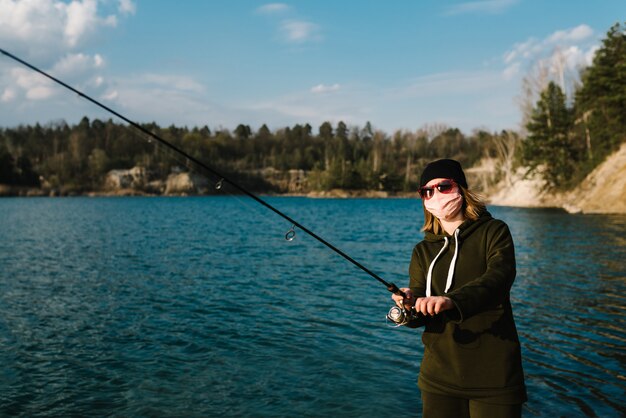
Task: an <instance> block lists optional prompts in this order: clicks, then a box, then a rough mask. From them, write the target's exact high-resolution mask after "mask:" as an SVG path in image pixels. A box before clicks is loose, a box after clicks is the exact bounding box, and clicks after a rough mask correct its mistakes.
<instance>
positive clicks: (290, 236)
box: [0, 48, 410, 323]
mask: <svg viewBox="0 0 626 418" xmlns="http://www.w3.org/2000/svg"><path fill="white" fill-rule="evenodd" d="M0 52H1V53H2V54H4V55H6V56H7V57H9V58H11V59H12V60H14V61H17V62H18V63H20V64H22V65H24V66H26V67H28V68H30V69H31V70H33V71H35V72H37V73H39V74H41V75H43V76H44V77H46V78H48V79H50V80H52V81H54V82H55V83H57V84H59V85H61V86H63V87H65V88H66V89H68V90H70V91H72V92H74V93H76V94H77V95H78V96H80V97H82V98H84V99H86V100H88V101H90V102H91V103H93V104H95V105H96V106H98V107H100V108H102V109H104V110H106V111H107V112H109V113H111V114H113V115H115V116H117V117H118V118H120V119H121V120H123V121H125V122H126V123H128V124H129V125H131V126H132V127H134V128H136V129H138V130H139V131H140V132H142V133H143V134H145V135H148V136H149V137H151V138H153V139H154V140H156V141H157V142H158V143H159V144H161V145H163V146H165V147H166V148H168V149H170V150H171V151H174V152H175V153H177V154H179V155H181V156H183V157H184V158H185V159H186V160H187V161H191V162H193V163H194V164H196V165H197V166H198V167H201V168H203V169H204V170H206V171H207V172H209V173H210V174H212V175H213V176H215V177H217V178H218V179H220V180H219V181H218V183H217V185H216V188H218V189H219V188H221V186H222V183H223V182H226V183H228V184H230V185H231V186H233V187H234V188H235V189H237V190H239V191H240V192H241V193H243V194H244V195H246V196H248V197H250V198H251V199H253V200H254V201H256V202H257V203H259V204H261V205H263V206H265V207H266V208H267V209H269V210H271V211H272V212H274V213H276V214H277V215H279V216H281V217H282V218H284V219H286V220H287V221H289V222H290V223H291V225H293V226H292V228H291V229H290V230H289V232H287V235H286V236H285V238H286V239H287V240H289V241H291V240H292V239H293V238H294V237H295V230H294V228H295V227H297V228H299V229H301V230H302V231H304V232H306V233H307V234H308V235H310V236H311V237H313V238H315V239H316V240H317V241H319V242H320V243H322V244H324V245H325V246H326V247H328V248H330V249H331V250H333V251H334V252H336V253H337V254H339V255H340V256H341V257H343V258H344V259H346V260H348V261H349V262H350V263H352V264H354V265H355V266H356V267H358V268H360V269H361V270H363V271H364V272H365V273H367V274H369V275H370V276H372V277H373V278H374V279H376V280H378V281H379V282H380V283H382V284H383V285H385V287H386V288H387V290H389V291H390V292H391V293H393V294H396V295H399V296H402V297H406V294H405V293H404V292H403V291H401V290H400V289H399V288H398V286H396V285H395V284H394V283H389V282H387V281H385V280H384V279H383V278H382V277H380V276H379V275H377V274H376V273H374V272H373V271H371V270H370V269H368V268H367V267H365V266H364V265H363V264H361V263H359V262H358V261H356V260H355V259H353V258H352V257H350V256H349V255H348V254H346V253H345V252H343V251H342V250H340V249H339V248H337V247H335V246H334V245H333V244H331V243H329V242H328V241H326V240H325V239H324V238H322V237H320V236H319V235H317V234H316V233H315V232H313V231H311V230H310V229H308V228H306V227H305V226H304V225H302V224H300V223H299V222H298V221H296V220H294V219H293V218H291V217H290V216H288V215H286V214H285V213H283V212H282V211H280V210H278V209H277V208H275V207H274V206H272V205H270V204H269V203H267V202H266V201H265V200H263V199H261V198H260V197H258V196H256V195H255V194H254V193H252V192H250V191H249V190H247V189H246V188H245V187H243V186H241V185H240V184H238V183H237V182H235V181H234V180H232V179H230V178H228V177H227V176H225V175H223V174H222V173H220V172H218V171H217V170H216V169H214V168H212V167H210V166H208V165H207V164H205V163H203V162H202V161H200V160H198V159H197V158H195V157H193V156H191V155H189V154H188V153H186V152H185V151H183V150H182V149H180V148H178V147H176V146H175V145H173V144H172V143H170V142H168V141H166V140H165V139H163V138H161V137H160V136H158V135H157V134H155V133H154V132H151V131H149V130H148V129H146V128H144V127H143V126H141V125H139V124H138V123H136V122H134V121H132V120H130V119H128V118H127V117H125V116H124V115H122V114H121V113H119V112H117V111H115V110H113V109H111V108H110V107H108V106H106V105H104V104H102V103H100V102H99V101H97V100H96V99H94V98H92V97H90V96H88V95H87V94H85V93H83V92H81V91H80V90H77V89H75V88H74V87H72V86H70V85H68V84H66V83H64V82H63V81H61V80H59V79H58V78H55V77H53V76H52V75H50V74H48V73H47V72H45V71H43V70H41V69H39V68H37V67H35V66H34V65H32V64H30V63H28V62H26V61H24V60H23V59H21V58H19V57H17V56H15V55H13V54H11V53H10V52H8V51H6V50H4V49H2V48H0ZM394 308H397V307H394ZM394 308H392V309H391V310H390V313H389V314H388V315H387V317H388V319H391V320H392V321H393V322H396V323H399V322H398V321H397V320H396V318H397V317H398V316H402V315H403V313H399V312H396V311H394ZM392 311H394V312H393V313H392ZM409 314H410V313H409Z"/></svg>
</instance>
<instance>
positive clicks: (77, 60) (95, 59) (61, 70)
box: [51, 53, 104, 78]
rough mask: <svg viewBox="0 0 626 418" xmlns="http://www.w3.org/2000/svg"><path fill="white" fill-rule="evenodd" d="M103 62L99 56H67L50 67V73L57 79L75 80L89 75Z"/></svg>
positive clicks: (80, 54)
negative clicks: (70, 78)
mask: <svg viewBox="0 0 626 418" xmlns="http://www.w3.org/2000/svg"><path fill="white" fill-rule="evenodd" d="M103 65H104V60H103V59H102V57H101V56H100V55H97V54H96V55H94V56H90V55H86V54H82V53H78V54H67V55H66V56H64V57H63V58H61V59H60V60H59V61H57V62H56V63H55V64H54V66H53V67H52V71H51V72H52V73H54V74H56V75H57V76H58V77H63V78H68V77H72V78H75V77H77V76H79V75H83V74H91V73H92V72H93V71H94V70H96V69H98V68H100V67H102V66H103Z"/></svg>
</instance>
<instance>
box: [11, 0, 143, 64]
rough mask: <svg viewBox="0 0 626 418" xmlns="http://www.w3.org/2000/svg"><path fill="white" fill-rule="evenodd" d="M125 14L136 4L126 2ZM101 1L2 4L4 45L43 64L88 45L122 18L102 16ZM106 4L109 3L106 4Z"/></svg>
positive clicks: (46, 0)
mask: <svg viewBox="0 0 626 418" xmlns="http://www.w3.org/2000/svg"><path fill="white" fill-rule="evenodd" d="M123 3H125V4H126V5H125V6H124V7H125V9H124V10H128V7H130V6H129V5H130V4H132V3H131V2H130V1H128V0H123ZM100 4H101V2H98V1H97V0H74V1H71V2H69V3H68V2H65V1H61V0H24V1H19V0H0V10H1V12H0V43H2V44H4V45H10V46H11V52H13V53H16V54H20V55H22V56H26V57H27V58H31V59H32V58H36V59H37V60H38V61H39V63H40V64H41V63H42V62H44V61H47V63H48V64H50V61H52V60H55V59H56V57H58V56H59V55H63V54H64V53H67V52H69V51H73V50H76V49H78V48H80V47H82V46H84V45H86V44H87V43H88V42H89V41H90V40H91V39H93V38H94V35H96V34H97V33H98V32H99V31H101V30H102V29H103V28H112V27H116V26H117V24H118V17H117V16H115V15H112V14H111V15H106V16H104V15H101V14H100V12H99V9H98V6H99V5H100ZM103 4H106V3H103Z"/></svg>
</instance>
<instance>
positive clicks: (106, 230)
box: [0, 196, 626, 418]
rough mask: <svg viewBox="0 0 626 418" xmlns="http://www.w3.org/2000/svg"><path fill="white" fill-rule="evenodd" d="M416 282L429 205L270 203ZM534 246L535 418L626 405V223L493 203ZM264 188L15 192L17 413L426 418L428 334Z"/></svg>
mask: <svg viewBox="0 0 626 418" xmlns="http://www.w3.org/2000/svg"><path fill="white" fill-rule="evenodd" d="M265 199H266V200H267V201H268V202H269V203H271V204H272V205H274V206H276V207H277V208H279V209H280V210H282V211H284V212H285V213H287V214H288V215H289V216H291V217H292V218H294V219H296V220H297V221H298V222H299V223H301V224H302V225H304V226H306V227H307V228H309V229H311V230H313V231H314V232H316V233H317V234H319V235H320V236H322V237H323V238H324V239H326V240H328V241H329V242H331V243H332V244H334V245H336V246H337V247H339V248H340V249H342V250H343V251H345V252H346V253H347V254H349V255H350V256H351V257H353V258H354V259H356V260H357V261H359V262H361V263H362V264H364V265H365V266H366V267H367V268H369V269H370V270H372V271H374V272H376V273H377V274H379V275H380V276H381V277H383V278H384V279H385V280H387V281H391V282H394V283H396V284H397V285H398V286H405V285H406V283H407V280H408V279H407V269H408V263H409V259H410V255H411V250H412V248H413V246H414V245H415V243H416V242H418V241H419V240H420V239H421V238H422V233H421V232H420V226H421V221H422V216H423V215H422V213H421V205H420V202H419V200H414V199H307V198H295V197H268V198H265ZM489 210H490V212H491V213H492V214H493V215H494V216H495V217H497V218H500V219H503V220H504V221H506V222H507V223H508V224H509V226H510V228H511V231H512V233H513V238H514V240H515V244H516V255H517V267H518V276H517V279H516V282H515V284H514V286H513V289H512V294H511V295H512V302H513V309H514V313H515V316H516V322H517V326H518V330H519V333H520V337H521V340H522V350H523V351H522V353H523V361H524V369H525V374H526V383H527V386H528V394H529V398H530V399H529V402H527V403H526V404H525V406H524V416H533V417H535V416H536V417H555V416H567V417H568V418H571V417H579V416H580V417H585V416H590V417H594V416H598V417H613V416H624V415H625V414H626V406H625V404H624V399H626V296H625V295H626V267H625V263H624V260H625V259H626V238H625V236H626V216H595V215H594V216H591V215H570V214H567V213H564V212H562V211H557V210H539V209H517V208H505V207H490V208H489ZM290 227H291V225H290V224H288V223H287V222H286V221H284V220H283V219H282V218H280V217H278V216H277V215H275V214H273V213H272V212H270V211H269V210H267V209H266V208H264V207H262V206H261V205H259V204H257V203H255V202H254V201H252V200H251V199H248V198H244V197H232V196H221V197H145V198H143V197H117V198H104V197H98V198H87V197H78V198H4V199H0V238H1V239H0V415H3V416H7V415H8V416H28V417H30V416H86V415H97V416H188V417H190V416H197V417H204V416H259V417H261V416H320V417H322V416H346V417H352V416H354V417H356V416H362V417H392V416H417V415H418V411H419V410H420V408H421V405H420V399H419V392H418V389H417V387H416V380H417V371H418V367H419V363H420V360H421V355H422V343H421V339H420V338H421V331H420V330H412V329H406V328H393V327H390V326H389V324H387V323H386V321H385V314H386V313H387V311H388V309H389V308H390V306H391V299H390V296H389V292H387V290H386V289H385V287H384V286H383V285H382V284H380V283H379V282H378V281H376V280H374V279H373V278H372V277H370V276H369V275H367V274H365V273H364V272H362V271H361V270H359V269H357V268H356V267H355V266H353V265H352V264H350V263H348V262H347V261H346V260H344V259H343V258H341V257H339V256H338V255H337V254H335V253H334V252H332V251H330V250H329V249H327V248H326V247H324V246H322V245H321V244H320V243H318V242H317V241H316V240H314V239H313V238H311V237H309V236H308V235H306V234H305V233H304V232H303V231H299V230H297V229H296V232H297V235H296V238H295V240H293V241H291V242H289V241H287V240H285V233H287V231H288V230H289V229H290Z"/></svg>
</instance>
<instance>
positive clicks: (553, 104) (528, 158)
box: [523, 82, 576, 187]
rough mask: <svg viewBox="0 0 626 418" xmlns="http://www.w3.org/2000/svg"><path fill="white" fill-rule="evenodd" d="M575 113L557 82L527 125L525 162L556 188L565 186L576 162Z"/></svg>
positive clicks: (552, 85)
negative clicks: (572, 135)
mask: <svg viewBox="0 0 626 418" xmlns="http://www.w3.org/2000/svg"><path fill="white" fill-rule="evenodd" d="M571 125H572V118H571V111H570V110H569V109H568V108H567V106H566V104H565V94H564V93H563V91H562V90H561V88H560V87H559V86H558V85H556V84H555V83H554V82H550V83H549V84H548V87H547V88H546V89H545V90H544V91H543V92H542V93H541V96H540V99H539V101H538V102H537V105H536V106H535V108H534V109H533V112H532V115H531V120H530V122H529V123H528V125H527V126H526V128H527V129H528V137H527V138H526V140H525V141H524V143H523V159H524V162H525V164H526V165H527V166H528V167H529V173H539V174H541V175H542V177H543V178H544V180H546V181H547V182H548V184H549V185H550V186H552V187H558V186H564V185H565V184H566V183H567V181H568V180H569V179H570V178H571V174H572V171H573V164H574V162H575V160H576V158H575V155H573V154H574V152H573V151H574V150H573V147H572V146H571V143H570V138H569V131H570V127H571Z"/></svg>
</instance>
